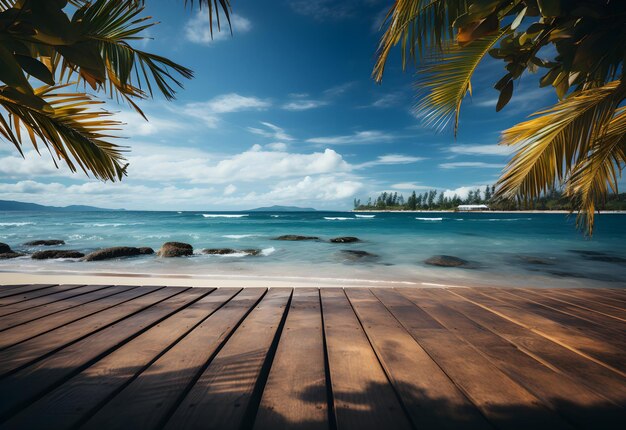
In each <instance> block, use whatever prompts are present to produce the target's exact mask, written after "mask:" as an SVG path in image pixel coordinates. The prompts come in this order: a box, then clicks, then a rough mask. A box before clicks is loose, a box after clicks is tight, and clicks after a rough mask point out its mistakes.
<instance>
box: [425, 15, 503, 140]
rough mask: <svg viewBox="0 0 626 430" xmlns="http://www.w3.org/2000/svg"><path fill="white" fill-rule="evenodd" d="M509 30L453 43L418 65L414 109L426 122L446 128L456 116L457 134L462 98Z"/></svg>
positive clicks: (470, 90) (455, 130)
mask: <svg viewBox="0 0 626 430" xmlns="http://www.w3.org/2000/svg"><path fill="white" fill-rule="evenodd" d="M508 32H509V28H508V27H506V28H504V29H503V30H501V31H500V32H498V33H496V34H493V35H490V36H485V37H483V38H481V39H477V40H475V41H473V42H472V43H470V44H468V45H465V46H460V45H458V44H454V45H452V46H451V47H450V48H448V49H447V50H446V51H445V53H444V54H443V55H442V56H433V57H431V59H430V61H429V62H428V63H426V64H424V65H422V66H420V67H419V68H418V71H417V82H416V87H417V89H418V98H419V102H418V104H417V106H416V107H415V111H416V113H417V114H418V115H419V116H421V117H422V118H424V121H425V123H426V124H427V125H430V126H435V127H437V128H444V127H445V126H446V125H447V124H448V123H449V122H450V120H452V119H454V134H455V135H456V132H457V129H458V125H459V113H460V110H461V102H462V101H463V99H464V98H465V95H466V94H467V93H468V92H469V93H470V95H471V93H472V86H471V78H472V76H473V74H474V72H475V71H476V68H477V67H478V64H479V63H480V61H481V60H482V59H483V58H484V57H485V55H487V53H488V52H489V50H490V49H491V48H492V47H493V46H494V45H495V44H496V43H497V42H498V40H499V39H500V38H501V37H502V36H504V35H505V34H507V33H508Z"/></svg>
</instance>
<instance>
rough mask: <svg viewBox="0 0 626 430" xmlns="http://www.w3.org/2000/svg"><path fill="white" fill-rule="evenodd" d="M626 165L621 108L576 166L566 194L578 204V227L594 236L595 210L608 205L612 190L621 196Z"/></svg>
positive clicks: (624, 110)
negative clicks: (620, 188)
mask: <svg viewBox="0 0 626 430" xmlns="http://www.w3.org/2000/svg"><path fill="white" fill-rule="evenodd" d="M625 164H626V107H622V108H619V109H618V110H617V113H616V115H615V116H614V117H613V119H612V120H611V122H610V123H609V124H608V126H607V128H606V132H605V133H604V134H603V135H602V136H600V137H599V138H598V139H596V140H595V141H594V142H593V144H592V147H591V149H590V151H589V153H588V155H587V156H586V157H584V158H583V159H582V160H580V161H579V163H578V164H577V165H576V166H575V167H574V169H573V172H572V175H571V177H570V178H569V180H568V181H567V183H566V188H565V190H566V193H567V195H569V196H570V197H572V198H574V199H575V200H576V201H578V202H579V203H578V210H579V211H580V212H579V214H578V217H577V221H578V225H579V227H581V228H585V227H586V230H587V232H588V234H590V235H591V233H592V232H593V227H594V215H595V209H596V207H597V205H598V204H600V203H604V202H605V201H606V197H607V195H608V193H609V190H612V191H613V192H614V193H618V186H617V182H618V179H619V177H620V176H621V169H622V168H623V166H624V165H625Z"/></svg>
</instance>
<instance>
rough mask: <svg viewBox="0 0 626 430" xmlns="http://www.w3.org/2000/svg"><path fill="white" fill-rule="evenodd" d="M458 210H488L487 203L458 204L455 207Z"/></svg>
mask: <svg viewBox="0 0 626 430" xmlns="http://www.w3.org/2000/svg"><path fill="white" fill-rule="evenodd" d="M456 210H457V211H459V212H475V211H488V210H489V206H487V205H459V206H457V208H456Z"/></svg>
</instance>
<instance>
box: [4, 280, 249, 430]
mask: <svg viewBox="0 0 626 430" xmlns="http://www.w3.org/2000/svg"><path fill="white" fill-rule="evenodd" d="M211 290H213V289H208V288H193V289H190V290H187V291H186V292H184V293H182V294H179V295H177V296H175V297H174V298H172V299H168V300H166V301H164V302H161V303H159V304H158V305H155V306H154V307H152V308H150V309H149V310H146V311H143V312H141V313H139V314H137V315H136V316H134V317H131V318H129V319H128V320H126V321H124V323H123V324H116V325H114V326H111V327H109V328H108V329H106V330H103V331H102V332H100V333H98V334H97V335H94V336H93V337H95V336H105V337H106V336H107V333H106V331H110V330H115V331H116V332H126V333H127V335H131V334H132V331H133V330H135V329H136V328H138V327H140V326H142V325H144V324H146V323H148V321H147V320H146V316H147V314H149V313H153V314H155V315H153V316H151V317H150V320H153V319H154V318H155V317H158V315H157V314H158V313H160V312H161V311H160V310H159V308H163V310H164V311H165V312H167V309H165V308H169V309H171V310H174V312H175V313H174V314H173V315H171V316H169V317H166V319H164V320H162V321H160V322H158V324H156V325H155V326H152V327H151V328H149V329H148V330H147V331H144V332H143V333H141V334H140V335H138V336H137V337H136V338H134V339H132V340H131V341H130V342H128V343H126V344H124V345H122V346H121V347H119V348H117V349H116V350H115V351H113V352H111V353H110V354H108V355H107V356H105V357H103V358H102V359H101V360H99V361H97V362H96V363H94V364H93V365H91V366H89V367H88V368H86V369H85V370H83V371H82V372H81V373H80V374H78V375H75V376H74V377H72V378H70V379H69V380H67V381H66V382H64V383H63V384H62V385H61V386H60V387H58V388H57V389H55V390H53V391H51V392H49V393H48V394H47V395H45V396H44V397H42V398H40V399H39V400H37V401H36V402H35V403H33V404H30V405H29V406H28V407H27V408H25V409H23V410H21V411H20V413H18V414H17V415H15V416H13V417H12V418H11V419H10V420H8V421H7V422H6V423H5V424H6V425H7V426H9V427H11V428H16V429H20V428H23V429H30V428H38V427H43V426H45V428H46V429H50V430H52V429H66V428H68V427H69V428H75V427H78V426H79V425H80V424H81V421H84V419H85V418H87V417H89V415H91V413H92V411H94V410H95V409H96V408H97V407H98V405H100V404H101V403H102V402H104V401H106V400H107V398H108V397H109V396H111V395H112V394H114V393H115V392H116V391H117V390H119V389H120V388H121V387H123V386H124V385H126V384H127V383H128V382H129V381H130V380H131V379H132V378H133V377H134V376H135V374H137V373H139V372H140V371H141V370H143V369H144V368H146V367H147V366H148V365H150V364H151V363H152V362H153V361H154V360H155V359H156V358H158V357H159V356H160V355H161V354H162V353H163V352H164V351H165V350H166V349H168V348H169V347H170V346H171V345H173V344H174V343H176V342H177V341H179V340H180V339H181V338H182V337H183V336H185V335H186V334H187V333H189V332H190V331H191V330H193V329H194V327H196V326H197V325H198V324H200V323H201V322H202V321H203V320H205V319H206V318H207V317H208V316H209V315H211V314H212V313H213V312H215V310H216V309H218V308H220V307H221V306H222V305H223V304H224V303H225V302H227V301H228V300H230V299H231V298H232V297H233V296H234V295H235V294H237V293H238V292H239V291H240V289H237V288H223V289H220V290H219V291H217V292H214V293H212V294H209V295H207V296H205V297H203V298H201V299H200V300H198V301H197V302H195V303H193V304H191V305H189V306H187V307H186V308H183V309H182V310H179V307H180V306H185V305H186V304H187V303H188V302H189V301H190V300H194V297H195V298H197V297H199V296H200V295H202V294H207V293H209V292H210V291H211ZM157 311H158V312H157ZM139 318H142V319H144V321H142V322H139V321H137V320H138V319H139ZM131 320H134V321H132V323H133V324H132V325H130V323H131ZM122 325H127V326H128V328H126V329H125V328H124V327H122ZM88 340H89V341H91V339H89V338H88ZM107 341H109V342H115V340H114V339H113V336H111V335H108V339H107ZM81 343H85V342H79V343H77V344H75V345H73V346H72V347H70V348H68V349H67V352H65V351H64V352H63V353H64V354H72V351H71V350H72V349H74V350H76V353H78V354H81V355H85V353H84V346H82V345H80V344H81ZM91 343H93V342H91ZM103 347H106V346H103ZM97 349H102V348H97ZM93 350H94V348H93V346H90V347H89V356H93V355H94V351H93ZM85 359H91V357H81V361H83V360H85ZM62 360H63V357H62V354H61V355H60V356H59V357H56V358H55V360H54V361H56V362H63V363H67V361H62ZM69 364H71V365H73V366H77V367H79V366H80V364H79V361H77V360H76V358H75V356H72V361H71V363H69ZM38 367H40V368H42V369H46V368H48V367H49V363H41V365H39V366H38ZM30 375H32V376H33V377H34V376H36V372H32V373H30ZM30 375H29V376H28V377H27V380H28V378H29V377H30ZM57 378H59V376H57ZM47 382H48V383H50V382H52V381H51V380H49V381H47ZM20 383H21V384H23V383H24V381H20ZM36 383H37V384H38V385H43V384H41V381H40V380H39V379H37V380H36Z"/></svg>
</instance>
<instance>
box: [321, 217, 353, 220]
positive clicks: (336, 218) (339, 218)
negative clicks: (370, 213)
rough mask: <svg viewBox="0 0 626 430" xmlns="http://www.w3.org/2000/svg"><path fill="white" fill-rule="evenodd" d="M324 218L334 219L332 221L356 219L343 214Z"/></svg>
mask: <svg viewBox="0 0 626 430" xmlns="http://www.w3.org/2000/svg"><path fill="white" fill-rule="evenodd" d="M324 219H327V220H332V221H345V220H349V219H355V218H347V217H343V216H325V217H324Z"/></svg>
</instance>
